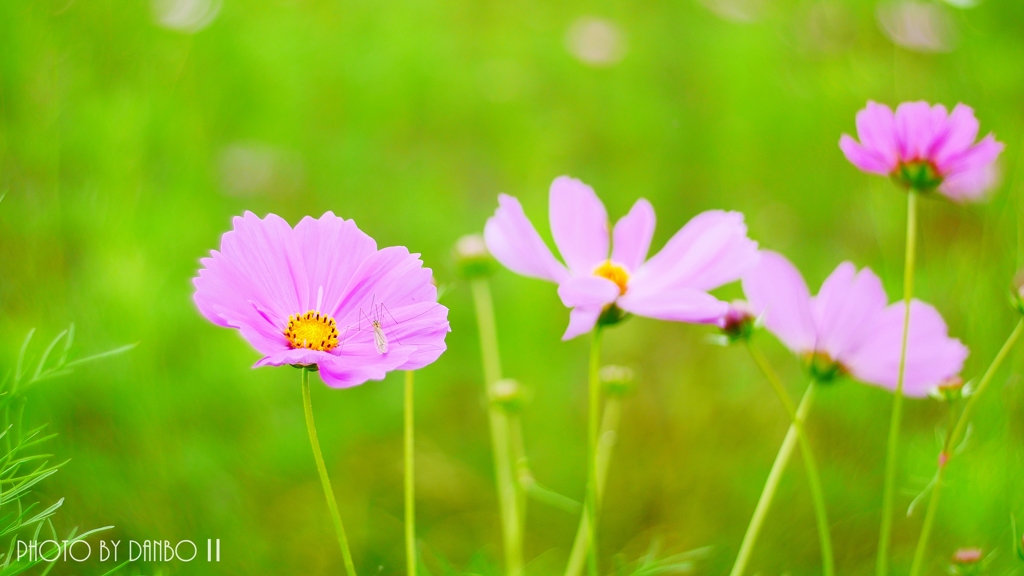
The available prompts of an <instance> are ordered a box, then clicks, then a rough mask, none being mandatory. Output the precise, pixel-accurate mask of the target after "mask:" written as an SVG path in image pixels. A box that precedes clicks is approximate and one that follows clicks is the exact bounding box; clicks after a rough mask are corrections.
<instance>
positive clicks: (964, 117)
mask: <svg viewBox="0 0 1024 576" xmlns="http://www.w3.org/2000/svg"><path fill="white" fill-rule="evenodd" d="M977 137H978V119H977V118H975V117H974V110H971V107H970V106H965V105H963V104H957V105H956V106H955V107H954V108H953V112H951V113H950V115H949V119H948V120H947V121H946V127H945V130H944V132H943V134H942V136H941V137H940V138H938V139H936V140H935V142H934V143H933V145H932V149H931V151H930V152H929V153H928V156H929V157H930V158H931V160H932V162H934V163H935V166H937V167H939V169H940V171H941V167H942V166H945V165H946V164H947V163H948V162H949V159H950V158H952V157H953V156H957V155H959V154H961V153H963V152H965V151H966V150H967V149H968V148H970V147H971V145H972V144H974V139H975V138H977Z"/></svg>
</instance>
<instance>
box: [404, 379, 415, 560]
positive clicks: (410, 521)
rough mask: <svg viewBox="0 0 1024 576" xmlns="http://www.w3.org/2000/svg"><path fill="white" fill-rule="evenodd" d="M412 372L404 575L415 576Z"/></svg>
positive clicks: (407, 410)
mask: <svg viewBox="0 0 1024 576" xmlns="http://www.w3.org/2000/svg"><path fill="white" fill-rule="evenodd" d="M414 400H415V394H414V388H413V371H412V370H406V371H405V434H404V437H405V561H406V574H409V576H416V482H415V475H414V474H415V469H414V468H413V465H414V464H415V458H414V456H413V448H414V447H415V445H414V436H413V422H414V419H413V416H414V413H413V402H414Z"/></svg>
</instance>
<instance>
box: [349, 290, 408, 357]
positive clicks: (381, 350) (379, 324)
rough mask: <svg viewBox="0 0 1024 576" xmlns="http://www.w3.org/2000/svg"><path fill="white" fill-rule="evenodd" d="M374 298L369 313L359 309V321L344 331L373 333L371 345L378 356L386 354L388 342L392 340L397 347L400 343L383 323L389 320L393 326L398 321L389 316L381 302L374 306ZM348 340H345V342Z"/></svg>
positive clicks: (388, 311)
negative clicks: (365, 326)
mask: <svg viewBox="0 0 1024 576" xmlns="http://www.w3.org/2000/svg"><path fill="white" fill-rule="evenodd" d="M375 300H376V297H374V298H373V299H372V300H371V301H370V313H369V314H367V313H366V312H365V311H363V309H362V308H360V309H359V321H358V322H356V324H355V326H349V327H348V328H346V329H345V330H346V331H347V330H356V331H357V332H373V345H374V347H376V348H377V353H378V354H387V353H388V347H389V342H390V341H391V340H394V341H395V342H398V344H399V345H401V344H402V341H401V340H399V339H398V337H396V336H395V335H394V332H393V331H392V330H391V329H388V328H386V327H385V321H386V320H388V319H389V320H390V324H391V325H392V326H395V325H397V324H398V320H395V317H394V316H393V315H392V314H391V311H390V310H388V307H387V306H385V305H384V303H383V302H381V303H380V304H376V302H375ZM364 324H368V325H369V327H367V328H364V327H363V325H364ZM347 340H348V339H346V341H347Z"/></svg>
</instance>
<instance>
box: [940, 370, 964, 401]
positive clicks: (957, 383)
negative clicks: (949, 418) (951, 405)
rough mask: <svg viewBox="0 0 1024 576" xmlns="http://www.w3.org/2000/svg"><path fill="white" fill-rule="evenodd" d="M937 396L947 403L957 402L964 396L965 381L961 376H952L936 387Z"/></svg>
mask: <svg viewBox="0 0 1024 576" xmlns="http://www.w3.org/2000/svg"><path fill="white" fill-rule="evenodd" d="M935 391H936V396H938V397H939V398H940V399H942V400H945V401H946V402H955V401H957V400H959V399H960V398H962V397H963V395H964V379H963V378H961V377H960V376H951V377H949V378H947V379H945V380H943V381H942V382H939V385H938V386H936V387H935Z"/></svg>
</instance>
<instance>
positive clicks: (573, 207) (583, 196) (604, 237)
mask: <svg viewBox="0 0 1024 576" xmlns="http://www.w3.org/2000/svg"><path fill="white" fill-rule="evenodd" d="M549 216H550V218H551V235H552V236H554V238H555V245H556V246H558V251H559V252H561V254H562V258H563V259H564V260H565V263H566V264H567V265H568V266H569V269H570V270H572V273H573V275H577V276H580V275H584V274H590V273H591V272H593V271H594V268H596V267H597V266H598V265H599V264H601V263H602V262H604V261H605V260H607V259H608V213H607V212H606V211H605V209H604V204H602V203H601V200H600V199H598V197H597V195H596V194H594V190H593V189H592V188H591V187H590V186H587V185H586V184H584V183H583V182H580V181H579V180H576V179H574V178H569V177H568V176H559V177H558V178H555V181H554V182H552V183H551V196H550V207H549Z"/></svg>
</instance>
